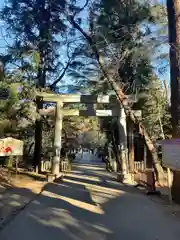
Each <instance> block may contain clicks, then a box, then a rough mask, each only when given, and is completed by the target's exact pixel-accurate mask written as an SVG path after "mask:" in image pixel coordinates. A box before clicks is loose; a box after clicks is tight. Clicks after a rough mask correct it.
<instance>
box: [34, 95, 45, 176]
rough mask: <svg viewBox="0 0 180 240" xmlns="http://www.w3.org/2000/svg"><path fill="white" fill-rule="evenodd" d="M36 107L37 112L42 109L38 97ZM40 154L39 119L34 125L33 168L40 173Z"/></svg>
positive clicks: (40, 127) (40, 128) (40, 122)
mask: <svg viewBox="0 0 180 240" xmlns="http://www.w3.org/2000/svg"><path fill="white" fill-rule="evenodd" d="M36 107H37V111H38V110H39V109H42V108H43V101H42V100H41V98H40V97H36ZM41 152H42V121H41V119H37V120H36V125H35V146H34V157H33V166H34V167H35V169H36V171H37V169H38V171H39V172H40V170H41V164H40V163H41Z"/></svg>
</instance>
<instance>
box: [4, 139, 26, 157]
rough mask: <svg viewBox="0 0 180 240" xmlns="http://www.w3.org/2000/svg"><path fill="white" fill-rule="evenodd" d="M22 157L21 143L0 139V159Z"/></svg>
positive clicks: (15, 140) (16, 140)
mask: <svg viewBox="0 0 180 240" xmlns="http://www.w3.org/2000/svg"><path fill="white" fill-rule="evenodd" d="M22 155H23V141H21V140H18V139H15V138H11V137H8V138H2V139H0V157H3V156H22Z"/></svg>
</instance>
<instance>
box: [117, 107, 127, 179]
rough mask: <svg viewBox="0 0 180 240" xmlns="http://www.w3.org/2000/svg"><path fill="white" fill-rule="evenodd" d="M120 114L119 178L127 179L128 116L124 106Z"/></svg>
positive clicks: (120, 109)
mask: <svg viewBox="0 0 180 240" xmlns="http://www.w3.org/2000/svg"><path fill="white" fill-rule="evenodd" d="M119 111H120V114H119V117H118V126H119V153H120V160H121V172H120V175H119V180H121V181H123V182H124V181H126V177H127V176H128V169H129V167H128V147H127V118H126V114H125V111H124V108H123V107H120V108H119Z"/></svg>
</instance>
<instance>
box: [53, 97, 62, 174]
mask: <svg viewBox="0 0 180 240" xmlns="http://www.w3.org/2000/svg"><path fill="white" fill-rule="evenodd" d="M62 123H63V103H62V102H57V103H56V115H55V129H54V143H53V160H52V169H51V172H52V174H53V175H58V174H59V172H60V155H61V145H62V140H61V139H62Z"/></svg>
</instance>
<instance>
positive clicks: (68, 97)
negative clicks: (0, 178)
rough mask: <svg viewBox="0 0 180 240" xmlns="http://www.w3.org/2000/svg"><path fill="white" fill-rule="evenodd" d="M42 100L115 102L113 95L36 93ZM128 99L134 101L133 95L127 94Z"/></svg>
mask: <svg viewBox="0 0 180 240" xmlns="http://www.w3.org/2000/svg"><path fill="white" fill-rule="evenodd" d="M37 96H39V97H42V100H43V101H44V102H63V103H86V104H88V103H117V98H116V96H115V95H98V96H95V95H94V96H93V95H79V94H52V93H37ZM127 97H128V101H130V102H136V100H135V97H134V96H133V95H128V96H127Z"/></svg>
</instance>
